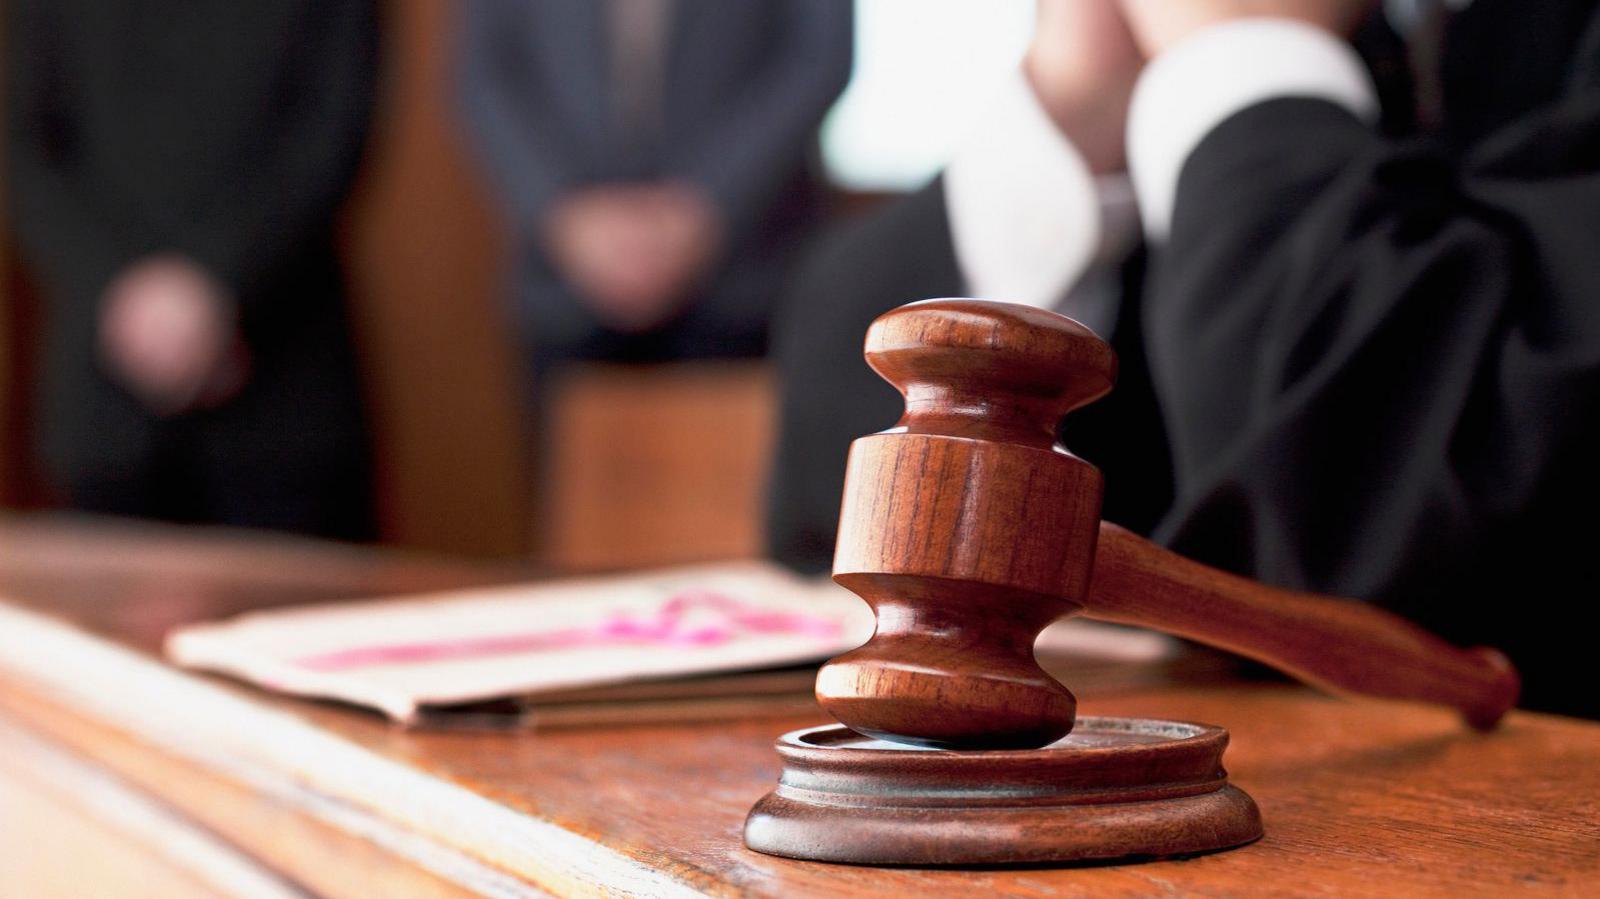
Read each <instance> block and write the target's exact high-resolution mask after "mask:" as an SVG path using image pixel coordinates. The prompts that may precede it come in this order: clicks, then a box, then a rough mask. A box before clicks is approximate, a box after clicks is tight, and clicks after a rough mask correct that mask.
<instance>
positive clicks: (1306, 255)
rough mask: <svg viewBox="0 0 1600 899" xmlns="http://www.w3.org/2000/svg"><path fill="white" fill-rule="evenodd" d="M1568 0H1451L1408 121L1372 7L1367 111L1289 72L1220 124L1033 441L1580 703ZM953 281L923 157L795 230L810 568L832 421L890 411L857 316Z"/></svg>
mask: <svg viewBox="0 0 1600 899" xmlns="http://www.w3.org/2000/svg"><path fill="white" fill-rule="evenodd" d="M1595 6H1596V5H1595V4H1594V3H1593V2H1592V0H1582V2H1577V0H1538V2H1528V0H1477V2H1476V3H1475V4H1474V5H1473V6H1472V7H1470V8H1469V9H1468V10H1467V11H1465V12H1463V13H1459V14H1457V15H1456V17H1455V18H1454V20H1453V21H1452V22H1451V25H1450V29H1449V34H1448V36H1447V43H1446V45H1445V53H1444V57H1443V86H1444V89H1445V90H1444V98H1443V99H1444V107H1445V113H1446V115H1445V119H1444V124H1443V126H1442V127H1441V128H1439V129H1437V130H1432V131H1430V132H1428V133H1426V134H1424V133H1421V129H1419V128H1417V127H1416V125H1415V123H1414V116H1413V115H1412V110H1411V108H1410V98H1411V97H1412V95H1413V87H1412V85H1411V84H1410V82H1409V78H1408V73H1407V66H1406V63H1405V60H1404V58H1403V50H1402V47H1401V45H1400V43H1399V41H1398V39H1397V38H1396V37H1395V36H1394V35H1393V34H1392V33H1391V32H1388V31H1387V28H1386V27H1384V26H1383V23H1382V22H1381V20H1378V19H1375V22H1374V27H1369V28H1367V29H1366V31H1365V32H1364V33H1363V34H1362V35H1361V36H1360V38H1359V40H1358V48H1359V49H1360V50H1361V51H1362V53H1363V55H1364V56H1366V57H1367V59H1368V62H1369V64H1370V65H1371V67H1372V69H1373V72H1374V75H1375V76H1376V78H1377V82H1378V88H1379V93H1380V95H1381V97H1382V99H1383V105H1384V124H1383V128H1382V129H1381V132H1374V131H1372V130H1371V129H1369V128H1367V127H1366V126H1363V125H1362V124H1360V123H1359V122H1357V121H1356V120H1355V119H1354V118H1352V117H1351V116H1350V115H1349V114H1348V113H1345V112H1343V111H1342V110H1340V109H1338V108H1336V107H1333V106H1331V105H1328V104H1325V103H1321V102H1317V101H1311V100H1301V99H1284V100H1276V101H1272V102H1269V103H1264V104H1261V105H1259V106H1257V107H1254V108H1252V109H1248V110H1245V111H1243V112H1241V113H1239V114H1238V115H1236V116H1235V117H1233V118H1232V119H1230V120H1229V121H1228V122H1226V123H1224V124H1223V125H1222V126H1220V127H1219V128H1218V129H1217V130H1216V131H1215V132H1214V133H1212V134H1211V135H1209V136H1208V137H1207V138H1206V140H1205V141H1204V142H1203V143H1202V145H1201V146H1200V147H1198V148H1197V150H1196V151H1195V153H1194V154H1193V156H1192V157H1191V159H1190V160H1189V162H1188V163H1187V165H1186V167H1185V169H1184V172H1183V176H1182V178H1181V179H1180V184H1179V192H1178V202H1177V207H1176V217H1175V220H1174V223H1173V233H1172V237H1171V240H1170V242H1169V243H1168V244H1167V245H1166V246H1165V247H1163V248H1161V249H1160V250H1159V251H1157V256H1158V258H1157V259H1156V260H1155V262H1154V263H1153V265H1152V268H1153V269H1154V271H1153V273H1152V274H1150V275H1147V276H1146V280H1147V281H1150V282H1153V283H1149V284H1147V285H1146V289H1145V290H1144V292H1143V294H1142V295H1141V293H1140V291H1139V283H1138V278H1137V273H1138V270H1139V265H1138V261H1137V260H1135V262H1134V264H1133V265H1131V266H1130V273H1131V274H1132V275H1133V276H1134V277H1132V278H1130V281H1129V285H1128V287H1129V289H1128V291H1127V294H1126V297H1125V300H1124V306H1123V311H1122V315H1121V318H1120V319H1119V324H1118V328H1117V333H1116V334H1115V335H1113V338H1112V343H1113V345H1114V346H1115V347H1116V348H1117V350H1118V352H1119V354H1121V355H1122V362H1123V365H1122V369H1121V377H1122V383H1121V384H1119V385H1118V388H1117V390H1116V391H1115V392H1114V393H1113V394H1112V396H1111V398H1110V399H1108V400H1105V401H1102V404H1097V405H1096V406H1091V407H1089V408H1088V409H1085V410H1082V411H1080V412H1078V413H1075V414H1074V415H1073V416H1070V417H1069V419H1068V422H1067V427H1068V433H1067V434H1066V435H1065V437H1066V442H1067V445H1068V446H1070V447H1071V448H1073V449H1074V451H1076V452H1078V453H1079V454H1080V455H1082V456H1084V457H1085V458H1087V459H1089V460H1090V461H1092V462H1095V463H1096V464H1097V465H1099V466H1100V467H1101V468H1102V469H1103V470H1105V471H1106V473H1107V481H1108V485H1107V488H1108V492H1107V497H1106V510H1105V511H1106V516H1107V517H1108V518H1111V519H1112V520H1117V521H1119V522H1120V523H1124V524H1128V525H1130V526H1132V527H1134V528H1135V529H1142V528H1146V527H1149V525H1150V522H1151V519H1152V513H1151V509H1152V506H1161V505H1162V504H1164V497H1165V496H1166V495H1167V494H1166V490H1167V489H1168V488H1169V486H1170V481H1169V478H1171V477H1173V476H1174V475H1175V477H1176V482H1177V483H1176V489H1177V491H1178V495H1177V498H1176V500H1175V501H1174V502H1173V504H1172V508H1171V510H1170V511H1169V512H1168V513H1167V514H1166V515H1165V517H1164V518H1163V519H1162V523H1161V525H1160V527H1159V528H1158V529H1157V537H1158V539H1161V540H1162V541H1164V542H1166V543H1168V544H1169V545H1172V546H1174V547H1175V548H1177V549H1178V550H1180V551H1182V552H1185V553H1187V554H1189V555H1192V556H1194V557H1196V558H1198V559H1201V560H1203V561H1206V562H1209V563H1211V564H1215V565H1218V566H1220V567H1223V568H1227V569H1230V570H1233V571H1237V572H1241V573H1244V574H1247V575H1251V576H1254V577H1257V578H1260V579H1262V580H1265V581H1268V582H1271V583H1276V584H1280V585H1284V586H1290V587H1296V588H1302V589H1312V590H1320V591H1324V592H1330V593H1336V594H1340V595H1348V596H1353V597H1357V598H1361V599H1368V600H1374V601H1378V602H1381V603H1383V604H1385V605H1386V606H1388V607H1390V608H1392V609H1395V610H1396V611H1399V612H1401V613H1403V614H1405V615H1407V616H1409V617H1411V618H1413V619H1415V620H1417V621H1419V622H1421V623H1422V624H1424V625H1426V626H1428V627H1430V628H1432V629H1434V630H1436V631H1438V632H1439V633H1441V634H1443V635H1444V636H1446V637H1448V638H1450V639H1452V640H1455V641H1457V642H1461V643H1469V644H1470V643H1479V644H1490V645H1496V646H1500V647H1503V648H1505V649H1507V650H1508V651H1509V652H1510V653H1511V655H1512V656H1513V658H1514V659H1515V661H1516V662H1517V664H1518V665H1519V667H1520V668H1521V669H1522V671H1523V673H1524V676H1525V678H1526V681H1527V689H1526V692H1525V704H1527V705H1531V706H1533V707H1536V708H1548V709H1557V710H1561V711H1566V712H1571V713H1580V714H1586V715H1589V716H1591V717H1600V698H1597V696H1596V695H1595V692H1596V691H1594V690H1590V689H1588V687H1587V685H1588V684H1590V683H1592V682H1593V681H1594V676H1593V674H1592V673H1591V672H1590V671H1589V670H1588V667H1587V666H1586V665H1585V664H1583V660H1584V659H1585V656H1586V655H1587V654H1588V653H1589V652H1591V651H1592V650H1591V647H1592V643H1593V641H1592V638H1591V637H1590V636H1589V631H1588V630H1586V629H1585V628H1584V627H1582V626H1580V625H1579V624H1578V623H1577V622H1576V621H1575V620H1573V619H1575V618H1577V616H1581V615H1583V613H1584V612H1586V611H1587V606H1588V605H1589V604H1590V603H1591V602H1592V601H1593V599H1594V597H1595V595H1596V592H1597V587H1600V577H1597V576H1596V575H1597V571H1596V567H1597V566H1596V562H1595V556H1596V551H1595V549H1594V548H1593V547H1592V546H1591V544H1592V543H1593V542H1594V541H1593V540H1592V539H1591V535H1593V534H1594V533H1595V532H1596V525H1595V524H1594V517H1595V515H1596V508H1597V507H1600V475H1597V474H1596V473H1595V464H1596V461H1597V460H1600V414H1597V413H1600V408H1597V399H1600V398H1597V396H1596V389H1597V387H1600V372H1597V369H1596V367H1597V366H1600V76H1597V68H1600V24H1596V21H1595V19H1596V15H1597V13H1596V10H1595ZM961 292H964V288H963V286H962V281H961V277H960V272H959V269H958V268H957V267H956V262H955V257H954V251H953V249H952V247H951V244H950V238H949V224H948V220H947V219H946V217H945V207H944V200H943V195H942V192H941V188H940V185H939V183H938V182H935V183H934V184H933V185H931V186H930V187H929V188H928V189H926V190H924V191H922V192H920V193H918V194H915V195H913V196H911V197H909V198H906V199H904V200H901V201H898V202H896V203H893V204H891V205H890V206H889V207H887V208H886V209H883V210H879V211H877V212H875V213H873V214H871V215H869V216H867V217H866V218H865V219H863V220H860V221H857V222H853V223H849V224H847V225H845V226H843V227H840V228H838V229H835V231H834V232H833V233H832V234H830V235H829V236H828V237H827V238H826V239H825V240H824V241H822V242H821V244H820V245H819V247H818V249H817V250H816V252H814V253H813V254H811V258H810V262H809V264H808V265H806V266H804V267H803V270H802V272H801V274H800V275H799V276H798V277H797V278H796V279H795V282H794V286H793V290H791V291H790V292H789V297H788V302H787V303H786V304H785V306H784V310H783V315H782V317H781V318H780V320H779V322H778V325H777V327H776V329H775V353H776V356H777V360H778V364H779V368H780V372H781V373H782V375H783V392H784V408H783V416H782V428H781V439H780V442H779V449H778V457H777V460H776V463H775V468H774V476H773V489H772V502H771V504H770V507H769V509H770V511H769V513H768V515H769V530H768V538H769V548H770V550H771V552H772V553H773V554H774V555H775V556H776V557H777V558H778V559H780V560H782V561H786V562H788V563H790V564H792V565H795V566H797V567H800V568H803V569H807V570H822V569H824V568H826V566H827V563H828V560H829V559H830V558H831V554H832V548H833V537H834V533H835V528H836V525H837V516H838V508H839V505H838V503H839V488H840V485H841V483H842V480H843V468H844V453H845V448H846V447H847V446H848V443H849V441H850V440H851V439H852V438H854V437H856V436H859V435H861V434H864V433H868V432H871V431H874V430H879V429H881V428H883V427H886V426H888V425H889V424H890V423H892V422H893V420H894V419H895V418H896V417H898V415H899V412H900V406H899V403H898V397H897V396H896V395H895V394H894V392H893V391H892V390H891V389H890V388H889V387H888V386H887V385H885V384H883V382H882V381H880V380H878V379H877V378H876V376H875V375H873V374H872V372H871V371H870V370H868V369H867V367H866V365H865V364H864V363H862V362H861V357H860V349H861V337H862V334H863V333H864V332H865V330H866V326H867V325H868V324H869V323H870V322H871V320H872V319H873V318H874V317H875V316H876V315H878V314H879V313H881V312H883V311H886V310H887V309H889V308H891V307H893V306H895V305H897V304H899V303H901V302H905V301H908V300H912V299H922V298H926V297H934V296H941V295H948V294H952V293H961ZM1141 332H1142V334H1141ZM1141 337H1142V339H1141ZM1146 356H1148V363H1146V362H1145V359H1146ZM1147 365H1148V373H1147ZM1151 380H1153V382H1154V393H1153V394H1152V392H1151V385H1150V381H1151ZM1158 406H1159V409H1160V414H1159V416H1158V415H1157V412H1156V409H1157V407H1158ZM1091 416H1098V417H1099V420H1098V421H1096V420H1094V419H1093V418H1091ZM1075 422H1076V423H1077V426H1078V431H1077V432H1075V433H1074V432H1073V431H1072V430H1071V429H1072V427H1073V426H1074V423H1075ZM1163 425H1164V427H1163ZM1169 449H1170V458H1169V455H1168V450H1169ZM1169 466H1171V469H1175V472H1172V471H1171V469H1169Z"/></svg>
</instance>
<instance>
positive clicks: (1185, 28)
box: [1121, 0, 1378, 57]
mask: <svg viewBox="0 0 1600 899" xmlns="http://www.w3.org/2000/svg"><path fill="white" fill-rule="evenodd" d="M1121 3H1122V7H1123V10H1124V11H1125V12H1126V13H1127V17H1128V22H1129V24H1131V25H1132V26H1133V31H1134V34H1135V35H1137V36H1138V39H1139V45H1140V46H1141V47H1142V48H1143V49H1144V52H1145V55H1146V56H1152V57H1153V56H1155V55H1156V54H1158V53H1160V52H1162V51H1163V50H1166V49H1167V48H1169V47H1171V46H1172V45H1174V44H1176V43H1178V42H1179V41H1181V40H1183V39H1184V38H1186V37H1188V36H1189V35H1191V34H1193V33H1195V32H1196V31H1199V30H1200V29H1202V28H1205V27H1207V26H1209V25H1216V24H1219V23H1221V22H1226V21H1228V20H1230V19H1240V18H1247V17H1253V16H1269V17H1275V18H1280V19H1295V20H1298V21H1301V22H1305V23H1306V24H1308V25H1314V26H1316V27H1318V28H1322V29H1325V30H1327V31H1331V32H1333V33H1334V34H1337V35H1340V36H1346V35H1349V34H1350V33H1351V32H1352V31H1354V30H1355V28H1356V26H1358V25H1360V24H1361V21H1362V20H1363V19H1365V18H1366V17H1367V16H1368V15H1369V14H1370V13H1371V12H1372V10H1373V8H1374V7H1375V6H1377V3H1378V0H1121Z"/></svg>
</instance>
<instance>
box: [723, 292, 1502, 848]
mask: <svg viewBox="0 0 1600 899" xmlns="http://www.w3.org/2000/svg"><path fill="white" fill-rule="evenodd" d="M866 358H867V362H868V363H869V364H870V365H871V366H872V367H873V369H874V370H875V371H877V372H878V373H879V374H880V375H882V376H883V377H884V378H885V379H886V380H888V381H889V382H890V383H892V384H894V385H895V387H896V388H898V389H899V390H900V392H901V394H902V395H903V396H904V397H905V407H906V411H905V415H904V416H903V417H902V418H901V419H900V421H899V422H898V423H896V424H895V426H894V427H892V428H890V429H888V430H886V431H883V432H881V433H878V434H872V435H869V436H866V437H862V438H860V439H858V440H856V441H855V443H854V444H852V445H851V448H850V457H849V462H848V465H847V473H846V478H845V488H844V503H843V509H842V511H841V514H840V523H839V538H838V546H837V550H836V552H835V556H834V568H833V577H834V580H835V581H837V582H838V583H840V584H842V585H843V586H845V587H848V588H849V589H850V590H852V591H854V592H855V593H856V594H858V595H859V596H861V598H862V599H864V600H865V601H866V602H867V603H868V604H869V605H870V606H871V607H872V609H873V612H874V614H875V616H876V618H877V628H876V630H875V632H874V634H873V636H872V639H870V640H869V641H867V643H866V644H864V645H863V646H861V647H860V648H858V649H855V650H853V651H851V652H848V653H845V654H844V655H841V656H839V657H838V658H835V659H833V660H832V661H830V662H829V663H828V664H826V665H825V666H823V668H822V670H821V671H820V672H819V673H818V675H817V700H818V701H819V702H820V703H821V705H822V707H823V708H824V709H825V710H826V711H828V712H829V713H830V714H831V715H833V717H835V718H836V719H838V720H839V722H840V724H839V725H829V726H824V727H816V728H810V729H807V730H800V731H795V732H793V733H789V734H786V735H784V736H783V737H782V738H780V739H779V740H778V743H777V750H778V755H779V758H780V760H781V761H782V763H783V772H782V775H781V777H780V779H779V784H778V786H777V788H776V789H774V790H773V791H772V792H771V793H769V794H768V795H767V796H766V797H764V798H763V799H762V800H761V801H760V802H758V803H757V804H756V806H755V807H754V808H753V809H752V810H751V812H750V816H749V818H748V819H747V821H746V823H745V842H746V844H747V845H748V846H749V847H750V848H751V849H755V850H757V851H760V852H766V853H770V854H773V855H781V856H788V857H791V858H802V859H815V860H822V861H833V862H850V863H856V864H897V865H972V864H1013V863H1018V864H1020V863H1044V862H1068V861H1086V860H1105V859H1137V858H1159V857H1167V856H1174V855H1188V854H1194V853H1199V852H1206V851H1211V850H1216V849H1224V848H1228V847H1232V846H1239V845H1242V844H1245V843H1248V842H1251V841H1252V840H1255V839H1256V838H1258V837H1260V836H1261V834H1262V824H1261V816H1260V813H1259V811H1258V810H1257V808H1256V804H1255V802H1254V801H1253V800H1251V799H1250V797H1249V796H1247V795H1245V793H1244V792H1242V791H1241V790H1239V789H1238V788H1237V787H1235V786H1233V785H1231V784H1229V783H1228V779H1227V774H1226V772H1225V770H1224V769H1223V766H1222V755H1223V750H1224V749H1225V748H1226V746H1227V742H1228V734H1227V731H1226V730H1223V729H1222V728H1220V727H1213V726H1209V725H1203V724H1192V723H1188V722H1181V721H1156V720H1147V719H1137V718H1081V719H1080V718H1077V717H1076V705H1077V703H1076V700H1075V699H1074V698H1073V696H1072V693H1071V692H1069V691H1068V690H1067V689H1066V688H1065V687H1064V686H1062V685H1061V684H1060V683H1057V682H1056V681H1055V680H1054V679H1053V678H1051V677H1050V676H1049V675H1048V674H1046V673H1045V672H1044V670H1043V669H1041V668H1040V667H1039V665H1038V663H1037V662H1036V661H1035V660H1034V656H1033V644H1034V641H1035V639H1036V638H1037V637H1038V635H1039V633H1040V631H1042V630H1043V629H1044V628H1045V626H1046V625H1048V624H1050V623H1051V622H1052V621H1055V620H1056V619H1058V618H1061V617H1064V616H1067V615H1073V614H1084V615H1087V616H1089V617H1093V618H1098V619H1101V620H1105V621H1112V622H1118V623H1122V624H1132V625H1137V626H1141V627H1147V628H1153V629H1156V630H1161V631H1165V632H1168V633H1172V634H1176V635H1178V636H1182V637H1187V638H1189V639H1193V640H1196V641H1199V642H1202V643H1206V644H1209V645H1212V646H1216V647H1219V648H1221V649H1226V650H1229V651H1232V652H1235V653H1238V654H1240V655H1243V656H1247V657H1250V658H1254V659H1256V660H1258V661H1261V662H1264V663H1266V664H1269V665H1272V666H1274V667H1276V668H1279V669H1281V670H1283V671H1285V672H1286V673H1289V674H1291V675H1294V676H1296V677H1298V678H1300V679H1301V680H1304V681H1306V682H1308V683H1311V684H1313V685H1317V686H1321V687H1324V688H1328V689H1332V690H1337V691H1344V692H1357V693H1367V694H1373V695H1379V696H1386V697H1391V698H1400V699H1413V700H1422V701H1428V702H1435V703H1442V704H1446V705H1450V706H1453V707H1455V708H1457V709H1459V710H1460V711H1461V712H1462V714H1463V715H1464V716H1465V718H1466V720H1467V721H1468V723H1469V724H1471V725H1473V726H1474V727H1478V728H1485V729H1486V728H1489V727H1493V726H1494V724H1495V723H1496V722H1497V721H1498V720H1499V719H1500V717H1501V716H1502V715H1503V714H1504V713H1505V712H1506V711H1507V710H1508V709H1510V708H1511V707H1512V706H1513V705H1515V703H1516V698H1517V694H1518V690H1519V680H1518V677H1517V674H1516V672H1515V670H1514V669H1513V668H1512V667H1511V665H1510V663H1509V662H1508V661H1507V660H1506V659H1505V657H1504V656H1502V655H1501V654H1500V653H1498V652H1496V651H1495V650H1491V649H1481V648H1480V649H1471V650H1463V649H1459V648H1457V647H1454V646H1451V645H1450V644H1448V643H1445V642H1444V641H1442V640H1440V639H1439V638H1437V637H1435V636H1434V635H1432V634H1430V633H1428V632H1427V631H1424V630H1422V629H1421V628H1418V627H1416V626H1415V625H1413V624H1411V623H1409V622H1407V621H1405V620H1403V619H1401V618H1398V617H1396V616H1394V615H1392V614H1389V613H1387V612H1384V611H1383V610H1381V609H1378V608H1375V607H1373V606H1370V605H1366V604H1363V603H1356V602H1350V601H1346V600H1339V599H1334V598H1330V597H1325V596H1314V595H1311V594H1305V593H1296V592H1293V591H1287V590H1281V589H1277V588H1272V587H1267V586H1265V585H1263V584H1260V583H1257V582H1254V581H1251V580H1248V579H1246V578H1242V577H1237V576H1234V575H1230V574H1226V573H1224V572H1221V571H1218V570H1215V569H1212V568H1208V567H1206V566H1204V565H1201V564H1199V563H1197V562H1193V561H1190V560H1188V559H1185V558H1183V557H1181V556H1179V555H1177V554H1175V553H1172V552H1170V551H1167V550H1165V549H1162V548H1160V547H1157V546H1156V545H1154V544H1152V543H1150V542H1148V541H1146V540H1144V539H1143V538H1140V537H1138V536H1136V535H1134V534H1133V533H1131V532H1129V531H1126V530H1124V529H1122V528H1119V527H1117V526H1115V525H1112V524H1109V523H1106V522H1101V521H1100V502H1101V495H1102V481H1101V477H1100V472H1099V470H1098V469H1096V468H1095V467H1094V466H1093V465H1091V464H1089V463H1088V462H1086V461H1084V460H1082V459H1079V458H1078V457H1076V456H1073V455H1072V454H1071V453H1070V452H1068V451H1067V450H1066V449H1065V448H1063V447H1062V446H1061V445H1060V444H1059V443H1058V442H1057V440H1056V433H1057V425H1058V424H1059V422H1060V420H1061V418H1062V417H1063V416H1064V415H1066V414H1067V413H1069V412H1071V411H1072V410H1074V409H1076V408H1078V407H1080V406H1083V405H1085V404H1087V403H1089V402H1092V401H1094V400H1096V399H1098V398H1100V397H1102V396H1104V395H1105V394H1106V393H1107V392H1109V391H1110V390H1111V387H1112V384H1113V383H1114V381H1115V377H1116V366H1117V363H1116V356H1115V354H1114V353H1113V352H1112V350H1111V348H1110V347H1109V346H1107V345H1106V344H1105V343H1104V342H1103V341H1101V340H1100V339H1099V338H1098V337H1096V336H1095V335H1094V333H1093V332H1091V331H1089V330H1088V329H1087V328H1085V327H1083V326H1082V325H1080V324H1078V323H1077V322H1075V321H1073V320H1071V319H1069V318H1067V317H1065V316H1061V315H1057V314H1055V313H1052V312H1047V311H1044V310H1040V309H1035V308H1032V307H1028V306H1019V305H1014V304H1009V303H996V302H988V301H982V300H927V301H924V302H921V303H912V304H910V305H907V306H902V307H900V308H898V309H895V310H892V311H890V312H888V313H886V314H884V315H883V316H881V317H879V318H878V320H877V321H875V322H873V324H872V326H871V328H870V329H869V330H868V332H867V338H866Z"/></svg>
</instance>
